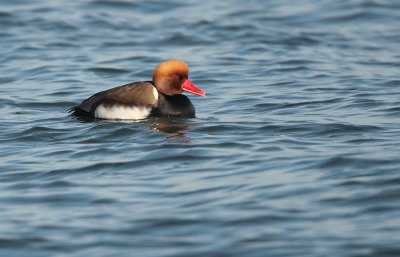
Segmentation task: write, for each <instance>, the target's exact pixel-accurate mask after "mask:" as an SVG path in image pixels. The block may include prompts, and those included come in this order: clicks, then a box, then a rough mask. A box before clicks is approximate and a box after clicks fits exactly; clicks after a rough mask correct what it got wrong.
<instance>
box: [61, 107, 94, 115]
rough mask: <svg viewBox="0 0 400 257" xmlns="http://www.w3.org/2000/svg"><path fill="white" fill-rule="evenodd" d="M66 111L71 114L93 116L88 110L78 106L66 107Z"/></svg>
mask: <svg viewBox="0 0 400 257" xmlns="http://www.w3.org/2000/svg"><path fill="white" fill-rule="evenodd" d="M67 112H68V114H69V115H71V116H80V117H93V115H92V114H91V113H90V112H87V111H85V110H83V109H81V108H80V107H79V106H75V107H72V108H70V109H68V110H67Z"/></svg>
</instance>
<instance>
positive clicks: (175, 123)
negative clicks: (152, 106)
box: [151, 119, 191, 138]
mask: <svg viewBox="0 0 400 257" xmlns="http://www.w3.org/2000/svg"><path fill="white" fill-rule="evenodd" d="M190 125H191V121H190V120H188V119H157V120H156V121H154V122H153V124H152V125H151V128H152V129H153V130H155V131H158V132H160V133H164V134H168V136H166V138H188V137H189V136H188V135H187V132H186V131H188V130H190V129H191V126H190Z"/></svg>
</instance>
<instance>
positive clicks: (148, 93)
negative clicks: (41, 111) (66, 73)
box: [69, 81, 158, 117]
mask: <svg viewBox="0 0 400 257" xmlns="http://www.w3.org/2000/svg"><path fill="white" fill-rule="evenodd" d="M157 101H158V91H157V89H156V88H155V87H154V86H153V84H152V83H151V82H150V81H143V82H133V83H129V84H126V85H123V86H119V87H115V88H111V89H109V90H106V91H101V92H99V93H97V94H94V95H93V96H91V97H89V98H88V99H86V100H84V101H83V102H82V103H81V104H80V105H78V106H76V107H73V108H71V109H70V110H69V112H70V113H71V114H72V115H78V116H90V117H93V116H94V113H95V111H96V108H97V107H98V106H100V105H103V107H110V106H113V105H119V106H121V105H122V106H144V107H155V106H156V105H157Z"/></svg>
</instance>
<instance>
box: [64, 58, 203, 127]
mask: <svg viewBox="0 0 400 257" xmlns="http://www.w3.org/2000/svg"><path fill="white" fill-rule="evenodd" d="M188 77H189V67H188V65H187V64H186V63H184V62H183V61H180V60H169V61H166V62H162V63H160V64H159V65H158V66H157V67H156V69H155V70H154V73H153V80H152V81H140V82H132V83H129V84H126V85H123V86H119V87H115V88H111V89H108V90H105V91H102V92H99V93H97V94H95V95H93V96H91V97H89V98H88V99H86V100H84V101H83V102H82V103H81V104H80V105H78V106H76V107H73V108H71V109H70V110H69V113H70V114H71V115H75V116H86V117H93V118H99V119H122V120H139V119H145V118H147V117H151V116H154V117H182V118H194V117H195V109H194V106H193V104H192V102H191V101H190V100H189V98H188V97H187V96H184V95H182V94H181V93H182V92H183V91H185V92H188V93H192V94H195V95H199V96H204V95H205V92H204V91H202V90H200V89H199V88H197V87H196V86H195V85H194V84H193V83H192V82H191V81H190V80H189V79H188Z"/></svg>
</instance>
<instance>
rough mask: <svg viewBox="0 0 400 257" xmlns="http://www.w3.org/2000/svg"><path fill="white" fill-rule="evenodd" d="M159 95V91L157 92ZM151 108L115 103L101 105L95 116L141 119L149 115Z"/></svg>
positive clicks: (101, 117)
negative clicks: (105, 105) (106, 105)
mask: <svg viewBox="0 0 400 257" xmlns="http://www.w3.org/2000/svg"><path fill="white" fill-rule="evenodd" d="M157 97H158V93H157ZM150 111H151V109H150V108H146V107H140V106H123V105H113V106H111V107H104V105H102V104H101V105H99V106H98V107H97V108H96V110H95V112H94V116H95V117H96V118H100V119H111V120H112V119H121V120H141V119H145V118H147V117H148V116H149V114H150Z"/></svg>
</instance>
